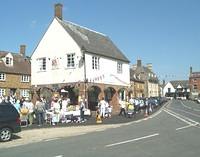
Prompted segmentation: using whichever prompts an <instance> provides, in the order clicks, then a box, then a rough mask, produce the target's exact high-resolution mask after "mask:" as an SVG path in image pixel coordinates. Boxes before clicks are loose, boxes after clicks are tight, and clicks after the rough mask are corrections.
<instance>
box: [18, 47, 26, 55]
mask: <svg viewBox="0 0 200 157" xmlns="http://www.w3.org/2000/svg"><path fill="white" fill-rule="evenodd" d="M25 52H26V45H20V51H19V53H20V55H21V56H23V57H25Z"/></svg>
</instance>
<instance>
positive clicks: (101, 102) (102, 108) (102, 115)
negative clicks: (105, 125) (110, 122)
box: [99, 97, 106, 118]
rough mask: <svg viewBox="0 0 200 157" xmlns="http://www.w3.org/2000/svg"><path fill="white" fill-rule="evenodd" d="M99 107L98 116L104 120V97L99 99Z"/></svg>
mask: <svg viewBox="0 0 200 157" xmlns="http://www.w3.org/2000/svg"><path fill="white" fill-rule="evenodd" d="M99 106H100V115H101V117H102V118H105V113H106V101H105V100H104V97H102V98H101V101H100V102H99Z"/></svg>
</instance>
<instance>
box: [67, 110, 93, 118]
mask: <svg viewBox="0 0 200 157" xmlns="http://www.w3.org/2000/svg"><path fill="white" fill-rule="evenodd" d="M64 114H65V115H73V116H74V117H80V110H76V111H67V112H64ZM84 115H85V116H91V112H90V110H89V109H86V110H85V111H84Z"/></svg>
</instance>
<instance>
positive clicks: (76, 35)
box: [56, 18, 130, 63]
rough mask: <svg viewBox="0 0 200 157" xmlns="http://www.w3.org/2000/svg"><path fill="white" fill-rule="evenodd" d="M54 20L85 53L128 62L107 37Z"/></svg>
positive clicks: (66, 22) (75, 25) (72, 24)
mask: <svg viewBox="0 0 200 157" xmlns="http://www.w3.org/2000/svg"><path fill="white" fill-rule="evenodd" d="M56 19H57V20H58V22H59V23H60V24H61V25H62V26H63V27H64V29H65V30H66V31H67V32H68V33H69V34H70V36H71V37H72V38H73V39H74V40H75V42H76V43H77V44H78V45H79V47H80V48H82V49H84V50H85V51H86V52H87V53H92V54H95V55H100V56H104V57H109V58H112V59H117V60H121V61H124V62H127V63H129V62H130V61H129V60H128V59H127V58H126V56H125V55H124V54H123V53H122V52H121V51H120V50H119V49H118V48H117V47H116V46H115V44H114V43H113V42H112V41H111V40H110V38H109V37H108V36H106V35H104V34H102V33H99V32H96V31H93V30H90V29H88V28H85V27H82V26H79V25H77V24H74V23H71V22H68V21H63V20H60V19H58V18H56Z"/></svg>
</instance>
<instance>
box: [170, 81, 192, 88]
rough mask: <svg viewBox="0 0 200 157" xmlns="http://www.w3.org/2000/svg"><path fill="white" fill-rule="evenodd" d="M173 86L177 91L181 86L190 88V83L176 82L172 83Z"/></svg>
mask: <svg viewBox="0 0 200 157" xmlns="http://www.w3.org/2000/svg"><path fill="white" fill-rule="evenodd" d="M170 83H171V84H172V86H173V87H174V88H175V89H176V88H177V87H178V86H179V85H180V86H181V87H183V88H189V81H188V80H176V81H170Z"/></svg>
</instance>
